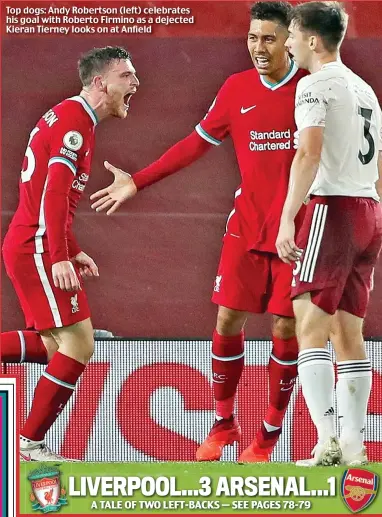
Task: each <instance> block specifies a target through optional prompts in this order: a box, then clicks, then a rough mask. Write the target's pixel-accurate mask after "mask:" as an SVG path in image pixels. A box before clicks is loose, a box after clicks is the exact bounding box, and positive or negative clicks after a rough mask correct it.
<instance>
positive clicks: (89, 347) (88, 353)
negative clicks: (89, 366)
mask: <svg viewBox="0 0 382 517" xmlns="http://www.w3.org/2000/svg"><path fill="white" fill-rule="evenodd" d="M93 354H94V339H90V340H89V342H87V343H86V344H85V346H84V347H83V350H82V355H83V362H84V363H88V362H89V361H90V359H91V358H92V356H93Z"/></svg>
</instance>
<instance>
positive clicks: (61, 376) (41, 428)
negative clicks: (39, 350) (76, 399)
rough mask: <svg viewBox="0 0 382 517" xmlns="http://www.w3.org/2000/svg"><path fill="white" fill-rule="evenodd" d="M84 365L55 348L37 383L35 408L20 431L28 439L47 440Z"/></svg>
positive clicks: (34, 399)
mask: <svg viewBox="0 0 382 517" xmlns="http://www.w3.org/2000/svg"><path fill="white" fill-rule="evenodd" d="M84 369H85V365H83V364H82V363H80V362H78V361H76V360H75V359H71V358H70V357H68V356H66V355H63V354H61V353H60V352H56V353H55V354H54V355H53V357H52V359H51V361H50V363H49V364H48V366H47V368H46V370H45V372H44V373H43V374H42V376H41V377H40V380H39V381H38V383H37V386H36V389H35V392H34V397H33V403H32V408H31V411H30V413H29V416H28V418H27V420H26V422H25V424H24V428H23V429H22V431H21V435H22V436H24V437H25V438H28V439H29V440H33V441H41V440H44V437H45V434H46V433H47V431H48V430H49V429H50V427H51V426H52V424H53V423H54V422H55V420H56V419H57V417H58V416H59V414H60V413H61V411H62V410H63V409H64V407H65V406H66V404H67V402H68V400H69V399H70V397H71V396H72V393H73V391H74V388H75V384H76V382H77V380H78V378H79V377H80V375H81V374H82V372H83V371H84Z"/></svg>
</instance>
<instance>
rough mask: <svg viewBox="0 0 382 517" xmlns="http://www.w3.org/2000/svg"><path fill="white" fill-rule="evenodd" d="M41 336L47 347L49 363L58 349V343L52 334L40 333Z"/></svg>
mask: <svg viewBox="0 0 382 517" xmlns="http://www.w3.org/2000/svg"><path fill="white" fill-rule="evenodd" d="M40 337H41V340H42V342H43V343H44V346H45V348H46V355H47V360H48V363H49V361H50V360H51V359H52V357H53V355H54V354H55V353H56V352H57V350H58V344H57V342H56V341H55V339H54V338H53V337H52V336H51V335H45V334H44V333H40Z"/></svg>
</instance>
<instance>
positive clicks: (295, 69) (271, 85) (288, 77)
mask: <svg viewBox="0 0 382 517" xmlns="http://www.w3.org/2000/svg"><path fill="white" fill-rule="evenodd" d="M297 72H298V67H297V65H296V63H295V62H294V61H293V59H291V62H290V68H289V70H288V72H287V74H286V75H285V77H283V78H282V79H281V81H279V82H278V83H269V82H268V81H266V80H265V79H264V77H263V76H262V75H260V81H261V82H262V83H263V86H265V87H266V88H268V89H269V90H277V89H278V88H281V86H284V84H286V83H288V82H289V81H290V80H291V79H292V78H293V77H294V76H295V75H296V74H297Z"/></svg>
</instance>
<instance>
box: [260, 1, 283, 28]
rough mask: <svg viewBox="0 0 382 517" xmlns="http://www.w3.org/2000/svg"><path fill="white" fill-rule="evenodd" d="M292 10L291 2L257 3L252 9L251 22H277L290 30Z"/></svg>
mask: <svg viewBox="0 0 382 517" xmlns="http://www.w3.org/2000/svg"><path fill="white" fill-rule="evenodd" d="M292 10H293V7H292V6H291V4H290V3H289V2H257V3H256V4H253V6H252V7H251V20H269V21H272V22H274V21H276V22H279V23H280V24H281V25H283V26H284V27H286V28H288V26H289V21H290V17H291V13H292Z"/></svg>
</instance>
